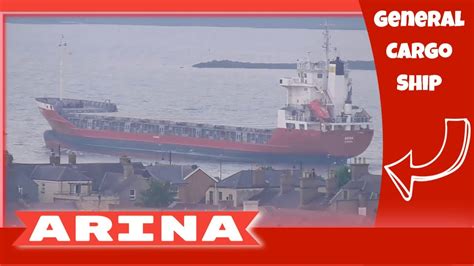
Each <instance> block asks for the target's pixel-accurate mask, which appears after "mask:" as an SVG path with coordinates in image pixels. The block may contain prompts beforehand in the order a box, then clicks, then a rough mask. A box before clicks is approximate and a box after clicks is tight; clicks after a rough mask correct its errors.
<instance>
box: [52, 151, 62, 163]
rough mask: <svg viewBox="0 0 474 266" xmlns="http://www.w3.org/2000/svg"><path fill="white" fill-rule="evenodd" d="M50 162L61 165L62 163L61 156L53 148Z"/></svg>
mask: <svg viewBox="0 0 474 266" xmlns="http://www.w3.org/2000/svg"><path fill="white" fill-rule="evenodd" d="M49 163H50V164H51V165H60V164H61V157H59V156H58V155H56V153H54V151H53V150H51V155H50V156H49Z"/></svg>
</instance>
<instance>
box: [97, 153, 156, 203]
mask: <svg viewBox="0 0 474 266" xmlns="http://www.w3.org/2000/svg"><path fill="white" fill-rule="evenodd" d="M120 165H121V167H122V171H121V172H119V173H117V172H106V173H105V174H104V176H103V177H102V179H101V180H100V183H99V186H98V193H99V195H100V196H101V197H117V198H118V200H117V202H116V203H115V204H113V206H111V208H114V209H133V208H134V207H136V206H137V205H138V204H139V195H140V194H141V193H143V192H144V191H146V190H148V189H149V188H150V176H149V175H148V172H147V171H143V172H140V173H135V166H134V164H133V163H132V162H131V159H130V158H129V157H127V156H122V157H120Z"/></svg>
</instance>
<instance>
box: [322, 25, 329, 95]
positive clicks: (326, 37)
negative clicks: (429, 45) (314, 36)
mask: <svg viewBox="0 0 474 266" xmlns="http://www.w3.org/2000/svg"><path fill="white" fill-rule="evenodd" d="M323 37H324V43H323V46H322V47H323V49H324V54H325V56H326V73H325V75H324V90H327V89H328V86H329V81H328V78H329V51H330V49H331V43H330V39H331V36H330V35H329V26H328V22H327V21H326V23H325V24H324V31H323Z"/></svg>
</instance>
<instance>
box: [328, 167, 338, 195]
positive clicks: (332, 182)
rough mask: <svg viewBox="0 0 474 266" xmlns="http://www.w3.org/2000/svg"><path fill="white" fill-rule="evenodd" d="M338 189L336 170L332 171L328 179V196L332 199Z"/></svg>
mask: <svg viewBox="0 0 474 266" xmlns="http://www.w3.org/2000/svg"><path fill="white" fill-rule="evenodd" d="M337 188H338V182H337V178H336V170H334V169H330V170H329V175H328V178H327V179H326V192H327V196H328V197H331V196H333V195H335V194H336V192H337Z"/></svg>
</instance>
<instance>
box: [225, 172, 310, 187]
mask: <svg viewBox="0 0 474 266" xmlns="http://www.w3.org/2000/svg"><path fill="white" fill-rule="evenodd" d="M256 171H263V175H264V177H265V183H266V184H267V186H268V187H274V188H276V187H280V177H281V176H283V175H284V174H287V173H288V170H276V169H258V170H242V171H239V172H237V173H235V174H233V175H231V176H229V177H227V178H225V179H223V180H222V181H220V182H219V183H217V187H220V188H252V187H254V186H253V178H252V177H253V176H254V174H255V173H256ZM300 177H301V170H294V171H293V184H295V186H297V185H299V178H300Z"/></svg>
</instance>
